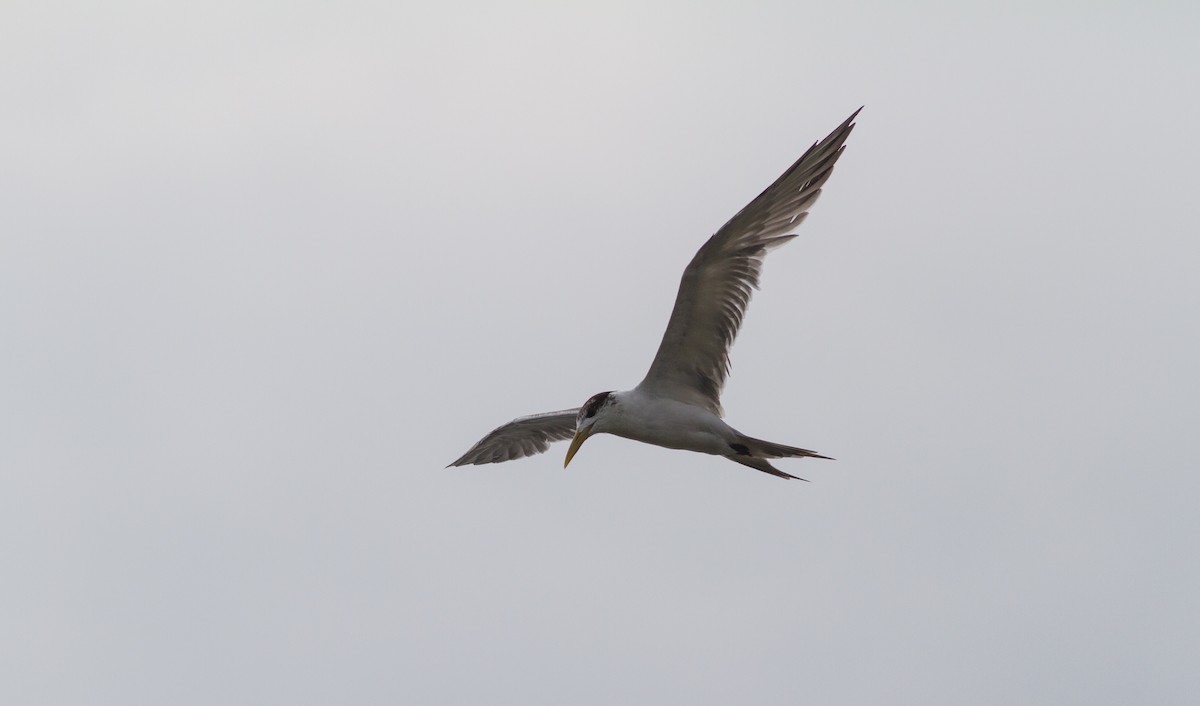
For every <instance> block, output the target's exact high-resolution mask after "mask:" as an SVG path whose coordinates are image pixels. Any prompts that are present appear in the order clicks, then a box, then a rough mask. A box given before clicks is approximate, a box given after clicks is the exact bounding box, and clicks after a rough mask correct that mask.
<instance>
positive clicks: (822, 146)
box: [450, 108, 862, 480]
mask: <svg viewBox="0 0 1200 706" xmlns="http://www.w3.org/2000/svg"><path fill="white" fill-rule="evenodd" d="M859 110H862V109H861V108H859ZM857 115H858V110H856V111H854V114H853V115H851V116H850V117H849V118H847V119H846V122H844V123H842V124H841V125H839V126H838V127H837V129H836V130H834V131H833V132H832V133H830V134H829V136H828V137H826V138H825V139H824V140H821V141H820V142H818V143H816V144H814V145H813V146H812V147H811V148H810V149H809V150H808V151H807V152H805V153H804V156H802V157H800V159H798V160H796V163H795V164H793V165H792V166H791V168H790V169H788V170H787V171H786V172H784V173H783V175H782V176H780V177H779V178H778V179H776V180H775V183H774V184H771V185H770V186H768V187H767V189H766V191H763V192H762V193H761V194H759V195H758V198H756V199H754V200H753V201H751V202H750V204H749V205H747V206H746V207H745V208H743V209H742V210H741V211H739V212H738V213H737V215H735V216H734V217H733V218H731V219H729V222H728V223H726V224H725V225H723V226H721V229H720V230H718V231H717V232H716V233H715V234H714V235H713V236H712V237H711V238H709V239H708V242H706V243H704V245H703V246H702V247H701V248H700V250H699V251H698V252H697V253H696V255H695V257H693V258H692V261H691V262H690V263H688V266H687V269H685V270H684V271H683V279H682V280H681V281H680V283H679V293H678V294H677V295H676V297H675V308H674V310H672V311H671V320H670V321H669V322H668V323H667V330H666V332H665V333H664V334H663V338H662V343H660V344H659V346H658V352H657V353H656V354H655V355H654V362H653V363H651V364H650V371H649V372H648V373H646V378H645V379H644V380H642V381H641V382H640V383H638V386H637V387H635V388H633V389H632V390H624V391H621V392H601V393H599V394H597V395H593V396H592V397H591V398H590V399H589V400H588V401H587V402H584V403H583V406H582V407H577V408H575V409H564V410H560V411H558V412H544V413H542V414H533V415H530V416H527V417H518V418H517V419H514V420H512V421H511V422H509V423H507V424H504V425H503V426H500V427H498V428H496V429H495V430H494V431H492V432H491V433H490V434H488V435H487V436H485V437H483V438H482V439H480V440H479V443H477V444H475V445H474V446H472V447H471V448H470V450H468V451H467V452H466V453H465V454H463V455H462V457H461V458H459V459H458V460H457V461H455V462H454V463H452V464H450V465H451V466H466V465H470V464H482V463H499V462H501V461H511V460H513V459H517V458H522V457H524V456H532V455H533V454H539V453H543V452H544V451H546V450H547V449H548V448H550V443H551V442H554V441H565V440H567V439H570V440H571V445H570V447H569V448H568V449H567V456H566V459H565V460H564V461H563V468H566V466H567V464H569V463H570V462H571V459H572V458H574V457H575V453H576V452H578V451H579V447H580V446H582V445H583V442H584V441H586V440H587V439H588V437H590V436H592V435H593V434H615V435H617V436H622V437H625V438H626V439H633V440H634V441H641V442H645V443H647V444H654V445H656V446H665V447H667V448H670V449H686V450H688V451H698V452H700V453H706V454H713V455H716V456H724V457H725V458H727V459H729V460H730V461H736V462H738V463H740V464H742V465H743V466H749V467H750V468H754V469H756V470H759V471H763V472H764V473H770V474H772V475H775V476H779V477H780V478H797V479H798V480H803V479H802V478H798V477H797V476H793V475H791V474H790V473H784V472H783V471H781V470H779V469H778V468H775V467H774V466H772V465H771V463H770V461H769V459H774V458H790V457H812V458H829V457H828V456H822V455H820V454H818V453H815V452H813V451H808V450H806V449H798V448H795V447H793V446H784V445H783V444H775V443H772V442H770V441H763V440H762V439H755V438H753V437H750V436H746V435H745V434H743V433H741V432H740V431H738V430H736V429H734V428H733V427H731V426H729V425H728V424H726V423H725V422H724V420H722V419H721V416H722V410H721V400H720V397H721V388H722V386H723V385H724V384H725V377H726V376H727V375H728V374H729V346H730V345H731V344H732V343H733V339H734V337H735V336H737V332H738V327H739V326H740V325H741V323H742V316H743V315H744V314H745V312H746V305H747V304H748V303H749V302H750V293H751V291H752V290H753V289H756V288H757V287H758V275H759V272H760V270H761V269H762V263H763V258H764V257H766V254H767V251H768V250H770V249H772V248H775V247H778V246H780V245H783V244H784V243H786V242H787V241H789V240H791V239H792V238H795V237H796V235H795V233H793V232H792V231H794V230H795V229H796V227H797V226H799V225H800V223H801V222H802V221H803V220H804V218H805V216H807V215H808V209H809V208H811V207H812V205H813V202H815V201H816V200H817V197H818V196H820V195H821V186H822V185H823V184H824V183H825V181H826V180H827V179H829V175H830V173H832V171H833V165H834V164H835V163H836V162H837V160H838V157H840V156H841V154H842V150H843V149H844V147H843V145H844V144H845V142H846V138H847V137H849V136H850V131H851V130H853V129H854V118H855V116H857Z"/></svg>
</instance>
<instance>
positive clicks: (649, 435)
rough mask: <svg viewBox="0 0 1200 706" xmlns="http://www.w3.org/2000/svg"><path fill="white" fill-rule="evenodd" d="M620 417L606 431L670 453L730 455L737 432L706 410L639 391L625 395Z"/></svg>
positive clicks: (623, 394) (623, 395)
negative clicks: (695, 452)
mask: <svg viewBox="0 0 1200 706" xmlns="http://www.w3.org/2000/svg"><path fill="white" fill-rule="evenodd" d="M620 408H621V409H620V413H619V414H618V415H616V416H615V418H614V419H612V420H611V422H610V423H609V424H608V425H606V426H607V428H606V429H604V431H606V432H608V433H609V434H615V435H617V436H623V437H625V438H626V439H633V440H634V441H641V442H643V443H647V444H654V445H655V446H665V447H667V448H669V449H686V450H688V451H699V452H700V453H706V454H719V455H725V454H728V453H730V451H731V449H730V447H729V444H730V443H732V442H734V441H735V440H736V439H737V432H735V431H734V430H733V429H732V428H731V427H730V426H729V425H728V424H726V423H725V422H723V421H722V420H721V418H720V417H718V416H717V415H715V414H713V413H712V412H709V411H708V410H706V409H703V408H700V407H695V406H693V405H689V404H684V403H682V402H676V401H674V400H667V399H662V398H657V397H647V396H644V395H642V394H639V393H637V392H636V391H632V390H631V391H629V392H626V393H622V394H621V404H620Z"/></svg>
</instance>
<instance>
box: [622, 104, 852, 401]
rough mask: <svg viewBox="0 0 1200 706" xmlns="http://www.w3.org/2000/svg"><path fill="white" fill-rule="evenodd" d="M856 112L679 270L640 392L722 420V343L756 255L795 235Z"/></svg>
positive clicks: (742, 304) (738, 311)
mask: <svg viewBox="0 0 1200 706" xmlns="http://www.w3.org/2000/svg"><path fill="white" fill-rule="evenodd" d="M859 110H862V109H861V108H859ZM857 115H858V110H856V111H854V114H853V115H851V116H850V117H849V118H847V119H846V122H844V123H842V124H841V125H839V126H838V128H837V129H836V130H834V131H833V132H832V133H830V135H829V136H828V137H826V138H825V139H824V140H821V141H820V142H818V143H816V144H814V145H813V146H812V147H811V148H810V149H809V150H808V151H807V152H805V153H804V156H802V157H801V158H800V159H798V160H797V161H796V163H795V164H793V165H792V166H791V168H790V169H788V170H787V171H786V172H784V173H783V175H782V176H780V177H779V178H778V179H776V180H775V183H774V184H771V185H770V186H768V187H767V189H766V191H763V192H762V193H761V194H759V195H758V198H756V199H754V200H753V201H751V202H750V204H749V205H747V206H746V207H745V208H743V209H742V210H741V211H739V212H738V213H737V215H735V216H734V217H733V218H731V219H729V222H728V223H726V224H725V225H723V226H721V229H720V230H718V231H717V232H716V233H715V234H714V235H713V236H712V237H711V238H709V239H708V242H706V243H705V244H704V245H703V246H701V248H700V250H699V251H698V252H697V253H696V256H695V257H693V258H692V261H691V262H690V263H688V266H687V269H685V270H684V271H683V279H682V280H681V281H680V283H679V293H678V294H677V295H676V297H675V308H674V310H672V311H671V320H670V322H669V323H668V324H667V330H666V332H665V333H664V334H663V338H662V343H661V344H659V347H658V353H657V354H655V356H654V362H653V363H651V365H650V371H649V372H648V373H646V378H645V379H644V380H642V382H641V384H639V385H638V388H639V389H642V390H645V391H647V392H649V393H651V394H654V395H658V396H661V397H666V398H669V399H674V400H679V401H680V402H686V403H689V404H694V405H698V406H701V407H704V408H705V409H707V410H709V411H710V412H712V413H713V414H716V415H718V416H720V415H721V413H722V412H721V388H722V387H723V386H724V385H725V377H726V376H727V375H728V374H729V346H730V345H731V344H732V343H733V339H734V338H735V337H736V336H737V332H738V327H739V326H741V324H742V317H743V316H744V315H745V313H746V305H747V304H749V303H750V294H751V292H752V291H753V290H754V289H756V288H757V287H758V276H759V272H760V271H761V269H762V262H763V258H764V257H765V256H766V254H767V251H768V250H769V249H771V248H773V247H777V246H779V245H782V244H784V243H785V242H787V241H788V240H791V239H792V238H794V237H796V236H795V235H794V234H790V233H791V231H793V230H795V229H796V227H797V226H799V225H800V223H801V222H802V221H803V220H804V217H805V216H807V215H808V209H809V208H810V207H811V206H812V205H813V202H814V201H816V200H817V197H818V196H819V195H820V194H821V185H822V184H824V183H825V181H826V180H827V179H828V178H829V175H830V173H831V172H832V170H833V165H834V163H836V162H837V160H838V157H839V156H841V154H842V149H843V145H844V144H845V142H846V138H847V137H849V136H850V131H851V130H853V129H854V118H855V116H857Z"/></svg>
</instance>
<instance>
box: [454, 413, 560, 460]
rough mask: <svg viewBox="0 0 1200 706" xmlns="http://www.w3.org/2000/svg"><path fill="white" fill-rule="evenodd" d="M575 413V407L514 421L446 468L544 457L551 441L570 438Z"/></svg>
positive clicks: (501, 427)
mask: <svg viewBox="0 0 1200 706" xmlns="http://www.w3.org/2000/svg"><path fill="white" fill-rule="evenodd" d="M578 413H579V408H578V407H576V408H575V409H564V410H560V411H558V412H543V413H542V414H531V415H529V416H528V417H518V418H516V419H514V420H512V421H511V422H509V423H508V424H503V425H501V426H498V427H496V428H495V429H493V430H492V432H491V433H490V434H488V435H487V436H485V437H483V438H482V439H480V440H479V442H478V443H476V444H475V445H474V446H472V447H471V448H470V450H468V451H467V452H466V453H465V454H463V455H462V457H461V458H459V459H458V460H457V461H455V462H454V463H452V464H450V466H469V465H472V464H482V463H501V462H503V461H512V460H513V459H518V458H524V457H526V456H532V455H534V454H540V453H545V452H546V450H547V449H549V448H550V444H552V443H554V442H555V441H564V440H566V439H570V438H571V437H572V436H574V434H575V417H576V415H577V414H578ZM450 466H447V468H449V467H450Z"/></svg>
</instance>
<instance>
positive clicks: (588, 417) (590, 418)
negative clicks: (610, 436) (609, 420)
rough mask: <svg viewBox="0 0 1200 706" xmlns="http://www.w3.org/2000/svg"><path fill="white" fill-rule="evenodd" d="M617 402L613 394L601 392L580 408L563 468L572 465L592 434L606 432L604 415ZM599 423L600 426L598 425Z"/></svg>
mask: <svg viewBox="0 0 1200 706" xmlns="http://www.w3.org/2000/svg"><path fill="white" fill-rule="evenodd" d="M616 402H617V398H616V396H615V395H613V393H611V392H601V393H598V394H595V395H592V396H591V398H589V399H588V401H587V402H584V403H583V406H582V407H580V408H579V414H578V415H577V416H576V417H575V437H574V438H573V439H571V447H570V448H569V449H567V458H566V460H565V461H563V468H566V467H567V466H568V465H570V463H571V459H573V458H575V453H576V452H578V451H579V447H580V446H583V442H585V441H587V438H588V437H589V436H591V435H592V434H595V433H597V432H602V431H604V423H603V420H604V413H605V411H606V410H609V409H611V408H612V406H613V405H615V404H616ZM598 422H599V426H597V423H598Z"/></svg>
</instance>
